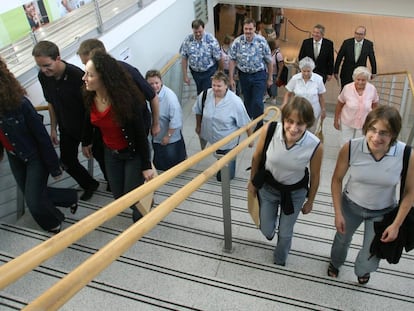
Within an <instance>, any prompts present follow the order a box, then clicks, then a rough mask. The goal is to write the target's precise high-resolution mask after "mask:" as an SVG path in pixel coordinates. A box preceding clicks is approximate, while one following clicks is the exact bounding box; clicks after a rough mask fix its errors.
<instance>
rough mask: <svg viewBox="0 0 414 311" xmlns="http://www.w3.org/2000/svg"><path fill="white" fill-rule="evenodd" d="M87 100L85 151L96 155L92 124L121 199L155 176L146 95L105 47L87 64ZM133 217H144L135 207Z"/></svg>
mask: <svg viewBox="0 0 414 311" xmlns="http://www.w3.org/2000/svg"><path fill="white" fill-rule="evenodd" d="M83 80H84V81H85V87H86V90H85V95H84V101H85V105H86V108H87V111H88V116H89V117H87V118H86V120H85V131H84V134H83V139H82V146H83V148H82V151H83V153H84V155H85V156H86V157H88V158H90V157H92V156H93V155H92V151H91V150H92V149H91V147H92V125H93V126H96V127H98V128H99V129H100V130H101V133H102V139H103V142H104V144H105V166H106V173H107V175H108V182H109V185H110V186H111V189H112V193H113V195H114V197H115V198H116V199H117V198H119V197H121V196H122V195H124V194H126V193H127V192H129V191H131V190H133V189H135V188H136V187H138V186H140V185H142V184H143V183H144V181H145V180H150V179H151V178H152V177H153V174H154V173H153V171H152V169H151V161H150V151H149V146H148V140H147V135H146V131H145V124H144V121H143V117H142V113H141V111H142V109H140V105H146V102H145V96H144V95H143V94H142V92H141V91H140V90H139V89H138V88H137V87H136V85H135V84H134V82H133V81H132V78H131V77H130V75H128V73H127V72H126V71H125V69H124V68H123V67H122V66H121V65H119V63H118V62H117V60H116V59H114V58H113V57H112V56H110V55H109V54H107V53H106V52H104V51H102V50H96V51H94V52H93V53H92V55H91V57H90V60H89V61H88V62H87V63H86V67H85V75H84V77H83ZM131 208H132V210H133V220H134V222H135V221H137V220H138V219H140V218H141V217H142V215H141V214H140V213H139V211H138V210H137V209H136V207H135V206H132V207H131Z"/></svg>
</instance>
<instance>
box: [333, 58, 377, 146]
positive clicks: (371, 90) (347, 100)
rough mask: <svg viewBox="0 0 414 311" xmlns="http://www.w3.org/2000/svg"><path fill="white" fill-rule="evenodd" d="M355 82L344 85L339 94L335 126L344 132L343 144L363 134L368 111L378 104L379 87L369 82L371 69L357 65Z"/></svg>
mask: <svg viewBox="0 0 414 311" xmlns="http://www.w3.org/2000/svg"><path fill="white" fill-rule="evenodd" d="M352 78H353V79H354V82H351V83H349V84H347V85H345V86H344V88H343V89H342V92H341V94H339V96H338V103H337V104H336V109H335V120H334V127H335V128H336V129H337V130H340V131H341V133H342V138H341V146H343V145H344V144H345V143H346V142H347V141H349V140H350V139H352V138H356V137H360V136H362V126H363V124H364V121H365V118H366V117H367V115H368V113H369V112H370V111H371V110H372V109H373V108H375V107H376V106H377V105H378V102H379V97H378V93H377V89H376V88H375V86H374V85H372V84H371V83H369V82H368V80H369V79H371V71H370V70H369V69H368V68H367V67H363V66H360V67H357V68H355V70H354V73H353V75H352Z"/></svg>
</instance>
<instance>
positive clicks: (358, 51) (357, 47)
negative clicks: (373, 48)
mask: <svg viewBox="0 0 414 311" xmlns="http://www.w3.org/2000/svg"><path fill="white" fill-rule="evenodd" d="M361 49H362V44H361V42H357V43H355V62H357V61H358V59H359V56H360V55H361Z"/></svg>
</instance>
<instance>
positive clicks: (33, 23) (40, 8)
mask: <svg viewBox="0 0 414 311" xmlns="http://www.w3.org/2000/svg"><path fill="white" fill-rule="evenodd" d="M23 10H24V13H25V14H26V18H27V21H28V22H29V26H30V28H31V30H32V31H35V30H36V29H38V28H39V27H41V26H43V25H45V24H47V23H49V17H48V15H47V12H46V9H45V4H44V3H43V0H39V1H30V2H27V3H25V4H23Z"/></svg>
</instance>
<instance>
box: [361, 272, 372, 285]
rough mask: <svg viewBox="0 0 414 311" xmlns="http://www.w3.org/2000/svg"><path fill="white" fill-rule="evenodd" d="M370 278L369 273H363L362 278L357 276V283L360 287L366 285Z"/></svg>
mask: <svg viewBox="0 0 414 311" xmlns="http://www.w3.org/2000/svg"><path fill="white" fill-rule="evenodd" d="M370 276H371V275H370V274H369V273H365V274H364V275H363V276H359V277H358V283H359V284H361V285H364V284H367V283H368V282H369V278H370Z"/></svg>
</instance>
